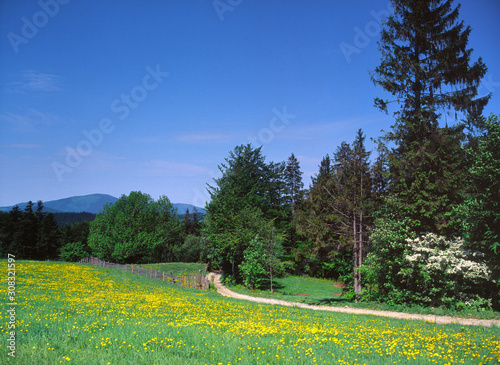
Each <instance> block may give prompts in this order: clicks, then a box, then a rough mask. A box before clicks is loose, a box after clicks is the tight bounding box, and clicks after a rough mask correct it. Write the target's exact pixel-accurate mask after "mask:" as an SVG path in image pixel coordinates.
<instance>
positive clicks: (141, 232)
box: [0, 192, 206, 263]
mask: <svg viewBox="0 0 500 365" xmlns="http://www.w3.org/2000/svg"><path fill="white" fill-rule="evenodd" d="M179 217H182V220H180V219H179ZM202 219H203V215H202V214H200V213H198V211H197V210H196V208H194V210H193V211H192V212H190V211H189V209H188V210H187V211H186V212H185V213H184V214H182V215H181V214H177V211H176V210H175V208H174V207H173V206H172V205H171V204H170V201H169V200H168V199H167V198H166V197H162V198H161V199H160V200H159V201H157V202H155V201H154V200H152V199H151V197H150V196H149V195H146V194H142V193H141V192H132V193H130V195H129V196H125V195H123V196H122V197H121V198H120V200H119V201H118V202H117V203H115V204H114V205H112V204H108V205H107V206H105V207H104V209H103V210H102V211H101V212H100V213H99V214H98V215H96V214H92V213H86V212H83V213H47V212H44V211H43V202H42V201H38V203H37V206H36V209H35V206H34V204H33V202H29V203H28V205H27V206H26V208H25V209H24V210H20V209H19V207H17V206H15V207H14V208H13V209H12V210H11V211H10V212H0V254H1V255H2V256H7V254H9V253H10V254H13V255H15V256H16V257H17V258H19V259H29V260H63V261H79V260H80V259H82V258H85V257H88V256H90V255H91V254H94V255H97V256H99V257H101V258H102V259H106V260H108V261H115V262H120V263H149V262H168V261H186V262H196V261H206V248H205V247H206V244H204V242H203V239H202V238H201V232H200V229H201V227H200V221H201V220H202ZM139 241H140V242H139ZM117 243H118V244H117ZM115 246H116V247H115Z"/></svg>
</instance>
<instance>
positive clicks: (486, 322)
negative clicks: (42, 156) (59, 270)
mask: <svg viewBox="0 0 500 365" xmlns="http://www.w3.org/2000/svg"><path fill="white" fill-rule="evenodd" d="M207 278H208V280H209V281H210V282H213V284H214V285H215V287H216V289H217V292H218V293H219V294H221V295H223V296H225V297H230V298H235V299H243V300H248V301H251V302H257V303H264V304H272V305H275V304H277V305H283V306H287V307H299V308H306V309H312V310H321V311H328V312H341V313H351V314H367V315H373V316H382V317H391V318H399V319H408V320H420V321H428V322H432V323H438V324H450V323H457V324H461V325H465V326H485V327H491V326H493V325H494V326H497V327H500V320H490V319H474V318H457V317H449V316H435V315H423V314H412V313H401V312H389V311H378V310H371V309H362V308H349V307H330V306H319V305H311V304H305V303H295V302H287V301H285V300H277V299H269V298H259V297H252V296H250V295H244V294H239V293H235V292H234V291H232V290H229V289H228V288H226V287H225V286H224V285H222V282H221V274H219V273H215V272H211V273H209V274H208V275H207Z"/></svg>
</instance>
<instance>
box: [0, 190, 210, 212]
mask: <svg viewBox="0 0 500 365" xmlns="http://www.w3.org/2000/svg"><path fill="white" fill-rule="evenodd" d="M117 201H118V198H116V197H114V196H112V195H109V194H100V193H96V194H88V195H78V196H71V197H68V198H63V199H57V200H50V201H46V202H43V207H44V208H43V211H44V212H48V213H81V212H88V213H94V214H97V213H99V212H100V211H101V210H102V208H103V207H104V206H105V205H106V204H109V203H111V204H114V203H116V202H117ZM33 203H34V207H33V209H34V210H35V209H36V201H34V202H33ZM27 204H28V202H23V203H19V204H14V205H11V206H5V207H0V211H4V212H8V211H10V210H12V208H14V207H15V206H16V205H17V206H18V207H19V209H20V210H24V209H25V208H26V205H27ZM172 205H173V206H174V207H175V209H176V210H177V213H178V214H179V215H183V214H184V213H186V209H189V212H190V213H192V212H193V209H194V208H196V210H197V211H198V212H199V213H205V210H204V209H203V208H200V207H196V206H194V205H192V204H185V203H172Z"/></svg>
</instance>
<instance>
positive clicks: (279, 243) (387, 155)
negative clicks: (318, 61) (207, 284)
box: [203, 0, 500, 309]
mask: <svg viewBox="0 0 500 365" xmlns="http://www.w3.org/2000/svg"><path fill="white" fill-rule="evenodd" d="M391 3H392V5H393V6H392V7H393V9H395V10H394V14H393V15H391V16H389V18H388V20H387V21H386V22H385V23H384V27H383V29H382V32H381V40H380V42H379V45H380V50H381V53H382V59H381V63H380V65H379V66H378V67H376V68H375V70H374V71H373V72H372V81H373V82H374V83H375V84H376V85H379V86H381V87H382V88H383V89H384V90H385V91H387V92H388V94H389V95H391V96H393V100H382V99H380V98H376V99H375V106H377V107H378V108H380V109H381V110H382V111H385V112H386V113H388V111H389V107H390V106H392V105H394V108H395V111H394V113H393V116H394V123H393V125H392V126H391V130H390V131H388V132H386V133H385V134H383V135H382V136H380V137H377V136H375V137H376V140H375V141H376V142H377V145H378V148H377V151H376V152H377V153H376V155H375V156H373V158H371V156H370V151H367V150H366V147H365V136H364V135H363V133H362V131H359V132H358V133H357V135H356V136H355V138H354V141H353V143H352V144H349V143H347V142H342V143H341V144H340V145H339V146H338V147H337V149H336V150H335V151H334V152H333V154H332V156H331V157H330V156H329V155H326V156H325V157H324V158H323V160H322V162H321V165H320V166H319V171H318V173H317V174H316V176H314V178H313V181H312V183H311V185H310V186H309V189H307V190H305V191H301V189H300V188H299V187H300V186H301V184H302V183H301V181H300V179H299V178H298V176H300V173H297V171H298V164H297V162H296V160H295V158H294V156H293V154H292V156H291V157H290V159H289V160H288V161H287V163H283V162H282V163H273V162H269V163H268V162H266V161H265V159H264V157H263V156H262V154H261V150H260V148H257V149H254V148H252V146H250V145H247V146H238V147H236V148H235V149H234V150H233V151H232V152H230V154H229V157H228V158H227V159H226V161H225V163H223V164H221V165H220V166H219V169H220V171H221V173H222V177H221V178H218V179H216V180H215V184H214V185H213V186H209V190H210V193H211V198H212V199H211V201H210V203H209V204H208V206H207V207H206V210H207V212H208V213H207V216H206V218H205V221H204V223H205V224H204V227H203V232H204V233H205V234H206V237H207V240H208V243H209V245H210V246H209V247H210V249H209V252H210V258H211V259H212V260H213V264H214V265H218V266H219V267H220V268H222V269H223V270H224V272H225V273H226V274H227V275H230V276H231V277H230V278H229V279H230V280H235V281H239V282H243V283H245V284H246V285H249V286H256V285H264V284H265V285H268V282H269V279H271V281H272V276H273V273H274V275H275V274H277V273H279V272H284V271H292V272H299V273H300V272H303V273H307V274H310V275H315V276H324V277H337V278H340V279H342V280H343V281H344V282H345V283H346V284H348V285H347V288H351V290H352V296H353V298H354V299H355V300H363V299H379V300H384V301H386V302H389V303H404V304H409V305H412V304H418V305H432V306H446V307H454V308H456V309H463V308H473V309H479V308H482V309H484V308H492V307H493V308H496V309H499V307H500V304H499V296H500V295H499V286H498V279H499V275H500V255H499V250H500V123H499V120H498V116H496V115H491V116H490V117H489V118H485V117H483V115H482V111H483V109H484V106H485V105H486V104H487V103H488V101H489V99H490V97H491V95H484V96H478V87H479V85H480V82H481V79H482V78H483V77H484V75H485V74H486V71H487V68H486V66H485V65H484V63H483V62H482V60H481V59H478V60H477V61H476V62H472V61H471V57H470V55H471V52H472V50H471V49H468V48H467V43H468V37H469V34H470V32H471V29H470V27H465V26H464V25H463V23H462V22H459V21H458V12H459V7H453V6H452V1H444V0H442V1H437V2H427V1H419V2H407V1H402V0H391ZM458 115H461V116H462V117H463V119H460V120H459V119H458V117H457V116H458ZM453 116H455V117H454V118H453ZM443 120H445V121H446V123H445V126H440V125H439V122H440V121H443ZM451 124H452V125H451ZM450 125H451V126H450ZM292 171H295V172H292Z"/></svg>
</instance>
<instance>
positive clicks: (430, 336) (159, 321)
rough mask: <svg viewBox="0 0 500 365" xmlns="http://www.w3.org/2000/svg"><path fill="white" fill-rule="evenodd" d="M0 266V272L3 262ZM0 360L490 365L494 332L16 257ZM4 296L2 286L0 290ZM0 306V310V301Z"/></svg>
mask: <svg viewBox="0 0 500 365" xmlns="http://www.w3.org/2000/svg"><path fill="white" fill-rule="evenodd" d="M1 265H2V267H3V269H4V271H5V266H6V262H5V261H2V262H1ZM16 274H17V281H16V294H17V299H18V305H17V307H16V318H17V322H16V328H15V339H16V340H15V341H16V343H15V358H14V357H11V356H9V355H8V353H9V351H10V350H9V349H7V346H6V344H7V338H8V332H9V329H8V328H7V324H8V317H7V312H6V310H3V311H2V312H1V318H0V323H1V327H0V332H1V333H2V336H3V337H4V339H5V340H4V341H2V342H0V363H2V364H120V365H121V364H130V365H132V364H190V365H191V364H224V365H226V364H282V363H283V364H333V363H338V364H391V363H394V364H400V363H406V364H444V363H464V364H481V363H482V364H493V363H497V362H498V360H500V329H498V328H483V327H470V326H469V327H467V326H460V325H436V324H434V323H428V322H419V321H406V320H396V319H388V318H382V317H376V316H360V315H350V314H341V313H327V312H321V311H312V310H307V309H299V308H291V307H282V306H272V305H262V304H256V303H250V302H245V301H239V300H233V299H228V298H224V297H221V296H220V295H218V294H217V293H215V292H213V291H200V290H196V289H186V288H181V287H177V286H173V285H168V284H166V283H163V282H162V281H156V280H151V279H148V278H145V277H141V276H138V275H134V274H132V273H130V272H126V271H122V270H118V269H107V268H98V267H94V266H90V265H83V264H69V263H58V262H36V261H19V262H16ZM0 292H1V294H2V297H4V298H5V296H6V292H7V287H6V285H3V286H2V287H1V288H0ZM4 308H6V307H5V306H4Z"/></svg>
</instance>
